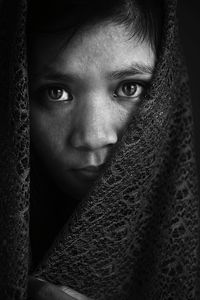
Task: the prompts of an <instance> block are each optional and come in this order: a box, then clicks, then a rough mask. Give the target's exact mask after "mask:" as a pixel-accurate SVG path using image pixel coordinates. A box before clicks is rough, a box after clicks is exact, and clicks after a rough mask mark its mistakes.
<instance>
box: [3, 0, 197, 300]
mask: <svg viewBox="0 0 200 300" xmlns="http://www.w3.org/2000/svg"><path fill="white" fill-rule="evenodd" d="M164 3H165V13H164V16H165V18H164V25H163V29H162V40H161V50H160V53H159V59H158V62H157V65H156V70H155V73H154V77H153V81H152V84H151V87H150V88H149V90H148V91H147V93H146V95H145V97H144V98H143V99H142V101H141V105H140V107H139V111H138V113H137V114H136V115H134V116H133V117H132V119H131V120H130V123H129V125H128V127H127V130H126V132H125V133H124V135H123V137H122V139H121V140H120V142H119V144H118V145H117V147H116V149H115V150H114V152H113V154H112V156H111V158H110V160H109V162H108V164H107V167H106V168H105V170H104V171H103V173H102V174H101V176H100V177H99V178H98V179H97V181H96V182H95V185H94V187H93V188H92V189H91V190H90V192H89V194H88V195H87V197H85V198H84V199H82V200H80V203H79V204H78V206H77V207H76V208H75V210H74V212H73V215H72V217H71V218H70V219H69V220H67V219H66V225H65V226H64V227H63V228H62V230H61V231H60V233H59V234H58V236H57V237H56V238H55V241H54V242H53V244H52V246H51V247H50V249H49V251H48V252H47V253H46V255H45V257H44V259H43V260H42V262H41V263H40V264H39V265H38V266H37V268H36V269H35V270H34V273H33V274H34V275H35V276H37V277H40V278H42V279H44V280H47V281H49V282H52V283H54V284H58V285H64V286H68V287H70V288H73V289H75V290H77V291H78V292H80V293H82V294H85V295H87V296H88V297H91V298H93V299H97V300H101V299H102V300H103V299H109V300H111V299H113V300H114V299H136V300H137V299H138V300H140V299H142V300H143V299H144V300H145V299H148V300H151V299H152V300H161V299H162V300H165V299H171V300H172V299H174V300H178V299H180V300H186V299H198V295H199V293H198V285H199V277H198V273H199V270H198V268H199V267H198V263H199V253H198V251H199V250H198V249H199V248H198V244H199V202H198V190H197V178H196V164H195V157H194V148H193V132H192V131H193V121H192V116H191V106H190V94H189V89H188V78H187V72H186V69H185V67H184V62H183V59H182V54H181V50H180V45H179V39H178V35H177V34H178V27H177V20H176V1H174V0H165V1H164ZM0 5H1V6H0V9H1V10H0V14H1V17H0V226H1V227H0V243H1V250H0V295H1V297H2V299H8V300H13V299H20V300H21V299H26V286H27V278H28V272H29V260H30V258H29V199H30V187H29V186H30V180H29V178H30V176H29V174H30V163H29V152H30V146H29V145H30V143H29V140H30V138H29V104H28V103H29V101H28V100H29V99H28V78H27V63H26V54H27V53H26V52H27V51H26V34H25V33H26V31H25V29H26V28H25V27H26V26H25V24H26V13H27V3H26V1H25V0H19V1H16V3H13V2H12V1H11V0H7V1H4V2H3V1H1V2H0ZM41 200H42V199H41Z"/></svg>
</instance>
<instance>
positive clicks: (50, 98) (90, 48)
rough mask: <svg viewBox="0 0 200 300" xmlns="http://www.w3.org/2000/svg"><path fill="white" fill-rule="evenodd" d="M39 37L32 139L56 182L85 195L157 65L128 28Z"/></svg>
mask: <svg viewBox="0 0 200 300" xmlns="http://www.w3.org/2000/svg"><path fill="white" fill-rule="evenodd" d="M66 38H67V35H66V34H65V35H63V34H62V35H61V34H59V35H53V34H51V35H45V36H42V35H41V36H38V37H36V38H35V39H34V41H33V45H32V49H31V54H30V55H31V58H30V91H31V135H32V136H31V138H32V143H33V145H34V148H35V150H36V151H37V154H38V155H39V157H40V158H41V159H42V161H43V162H44V165H45V166H46V168H47V170H48V172H49V173H50V174H51V177H52V178H53V180H54V182H55V183H56V185H57V186H58V187H59V188H61V189H62V190H63V191H64V192H66V193H71V194H73V195H74V196H78V197H82V196H84V195H85V194H86V193H87V191H88V189H89V188H90V186H91V185H92V183H93V181H94V180H95V178H96V177H97V176H98V174H99V172H100V170H101V168H102V166H103V164H105V162H106V160H107V158H108V155H109V154H110V152H111V151H112V148H113V147H114V146H115V145H116V143H117V142H118V140H119V138H120V135H121V134H122V132H123V130H124V129H125V127H126V124H127V122H128V121H129V119H130V117H131V115H132V114H133V113H134V111H135V110H136V107H137V104H138V103H139V101H140V98H141V95H142V93H143V92H144V90H145V87H146V86H147V85H148V83H149V81H150V79H151V77H152V72H153V68H154V64H155V53H154V52H153V50H152V49H151V47H150V45H149V43H148V42H147V41H145V40H144V41H143V42H141V41H138V39H137V37H131V38H130V34H129V32H128V31H127V29H125V28H124V27H123V26H122V25H116V24H112V23H108V22H104V23H101V24H96V25H93V26H90V27H86V28H84V29H83V30H81V31H79V32H77V33H76V35H75V36H73V38H72V39H70V41H69V42H68V43H66Z"/></svg>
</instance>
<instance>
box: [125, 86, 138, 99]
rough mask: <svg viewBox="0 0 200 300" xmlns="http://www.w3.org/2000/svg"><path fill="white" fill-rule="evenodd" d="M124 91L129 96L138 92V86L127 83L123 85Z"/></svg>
mask: <svg viewBox="0 0 200 300" xmlns="http://www.w3.org/2000/svg"><path fill="white" fill-rule="evenodd" d="M123 92H124V93H125V94H126V95H128V96H132V95H133V94H135V92H136V86H135V85H134V84H125V85H124V86H123Z"/></svg>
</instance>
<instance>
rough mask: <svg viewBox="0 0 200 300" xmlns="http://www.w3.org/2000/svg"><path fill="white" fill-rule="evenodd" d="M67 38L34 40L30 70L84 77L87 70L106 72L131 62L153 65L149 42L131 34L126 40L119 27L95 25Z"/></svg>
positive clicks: (153, 58) (122, 29) (126, 31)
mask: <svg viewBox="0 0 200 300" xmlns="http://www.w3.org/2000/svg"><path fill="white" fill-rule="evenodd" d="M69 37H70V33H68V32H65V33H62V34H57V35H55V34H49V35H45V36H37V37H35V38H34V40H33V43H32V48H31V64H32V66H33V68H34V69H39V71H43V72H45V69H47V68H49V67H51V66H52V67H53V68H54V69H59V70H60V69H63V70H64V69H67V70H68V72H70V70H71V71H73V72H79V73H81V72H82V71H83V72H84V73H85V72H87V71H88V69H89V68H90V69H91V68H94V70H95V69H96V70H99V71H100V70H104V71H106V70H108V71H109V69H115V68H117V67H120V66H121V65H127V64H129V63H131V64H132V63H134V62H135V63H144V64H149V63H151V64H152V65H153V64H154V60H155V55H154V53H153V50H152V48H151V46H150V44H149V42H148V41H146V40H143V41H141V40H139V39H138V38H137V36H136V35H134V34H132V35H131V36H130V31H128V29H126V28H125V27H124V26H123V25H117V24H114V23H109V22H102V23H97V24H94V25H91V26H87V27H84V28H82V29H81V30H79V31H78V32H77V33H76V34H74V35H73V36H72V37H71V38H69Z"/></svg>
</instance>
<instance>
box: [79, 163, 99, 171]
mask: <svg viewBox="0 0 200 300" xmlns="http://www.w3.org/2000/svg"><path fill="white" fill-rule="evenodd" d="M102 166H103V164H102V165H99V166H85V167H82V168H78V169H76V170H78V171H81V170H84V171H89V172H97V171H99V169H100V168H102Z"/></svg>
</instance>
